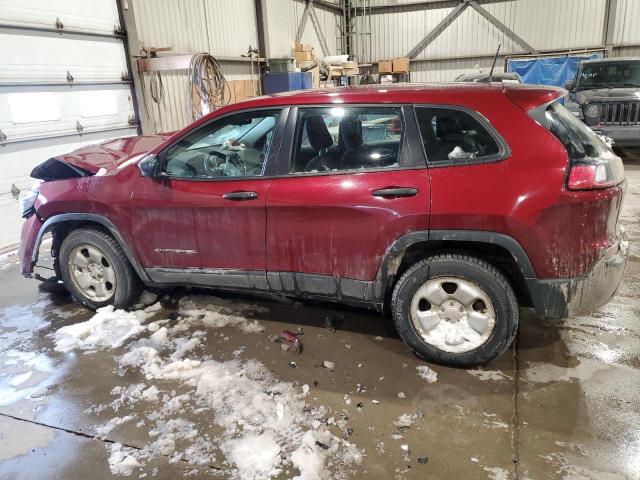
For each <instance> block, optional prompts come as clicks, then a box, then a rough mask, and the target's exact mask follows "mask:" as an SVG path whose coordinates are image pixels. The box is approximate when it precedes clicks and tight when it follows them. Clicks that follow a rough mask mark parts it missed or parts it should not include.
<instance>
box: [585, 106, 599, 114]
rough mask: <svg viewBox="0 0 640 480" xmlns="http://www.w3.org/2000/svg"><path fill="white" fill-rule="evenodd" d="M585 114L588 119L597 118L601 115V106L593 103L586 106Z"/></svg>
mask: <svg viewBox="0 0 640 480" xmlns="http://www.w3.org/2000/svg"><path fill="white" fill-rule="evenodd" d="M584 113H585V115H586V116H587V117H597V116H598V115H600V106H599V105H598V104H597V103H591V104H589V105H587V106H586V108H585V109H584Z"/></svg>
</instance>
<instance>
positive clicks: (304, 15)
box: [296, 1, 311, 43]
mask: <svg viewBox="0 0 640 480" xmlns="http://www.w3.org/2000/svg"><path fill="white" fill-rule="evenodd" d="M305 3H306V5H305V7H304V11H303V12H302V18H301V19H300V23H299V24H298V30H297V31H296V43H300V41H301V40H302V35H303V34H304V29H305V28H306V26H307V19H308V18H309V14H310V13H311V2H310V1H307V2H305Z"/></svg>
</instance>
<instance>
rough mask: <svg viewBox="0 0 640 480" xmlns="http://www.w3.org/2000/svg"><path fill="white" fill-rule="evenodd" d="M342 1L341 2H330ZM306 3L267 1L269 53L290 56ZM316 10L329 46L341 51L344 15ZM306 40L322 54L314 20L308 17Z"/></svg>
mask: <svg viewBox="0 0 640 480" xmlns="http://www.w3.org/2000/svg"><path fill="white" fill-rule="evenodd" d="M330 3H335V4H336V5H337V4H338V3H337V2H330ZM304 8H305V5H304V4H303V3H301V2H297V1H295V0H268V1H267V22H268V29H269V48H270V52H269V55H270V56H271V57H290V56H291V49H292V47H293V43H294V40H295V38H296V32H297V30H298V25H299V23H300V19H301V18H302V14H303V12H304ZM315 11H316V13H317V15H318V20H319V21H320V26H321V28H322V31H323V33H324V36H325V38H326V40H327V46H328V47H329V51H330V52H331V53H332V54H335V53H339V52H338V51H339V49H340V42H339V40H338V37H339V27H338V25H339V23H340V18H341V17H340V16H338V15H335V14H334V13H332V12H328V11H327V10H323V9H322V8H320V7H315ZM302 43H308V44H311V45H313V46H314V48H315V52H316V55H317V56H320V57H322V50H321V49H320V41H319V40H318V36H317V35H316V32H315V29H314V28H313V25H312V23H311V18H309V19H308V20H307V24H306V28H305V30H304V34H303V35H302Z"/></svg>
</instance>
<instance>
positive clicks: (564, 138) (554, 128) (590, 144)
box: [534, 102, 611, 160]
mask: <svg viewBox="0 0 640 480" xmlns="http://www.w3.org/2000/svg"><path fill="white" fill-rule="evenodd" d="M534 118H535V119H536V120H538V121H539V122H540V123H542V124H543V126H544V127H545V128H546V129H547V130H549V131H550V132H551V133H553V134H554V135H555V136H556V137H557V138H558V140H560V141H561V142H562V143H563V145H564V146H565V148H566V149H567V153H568V154H569V158H570V159H571V160H580V159H584V158H599V157H605V156H609V155H611V150H610V149H609V147H607V145H606V144H605V143H604V142H603V141H602V140H600V138H599V137H598V136H597V135H596V134H595V133H593V131H592V130H591V129H590V128H589V127H587V126H586V125H585V124H584V123H582V122H581V121H580V120H579V119H577V118H576V117H575V116H574V115H572V114H571V112H569V110H567V109H566V108H565V107H563V106H562V105H561V104H560V103H558V102H554V103H552V104H551V105H549V106H548V107H547V108H546V110H545V112H544V117H541V116H540V115H538V116H537V117H534Z"/></svg>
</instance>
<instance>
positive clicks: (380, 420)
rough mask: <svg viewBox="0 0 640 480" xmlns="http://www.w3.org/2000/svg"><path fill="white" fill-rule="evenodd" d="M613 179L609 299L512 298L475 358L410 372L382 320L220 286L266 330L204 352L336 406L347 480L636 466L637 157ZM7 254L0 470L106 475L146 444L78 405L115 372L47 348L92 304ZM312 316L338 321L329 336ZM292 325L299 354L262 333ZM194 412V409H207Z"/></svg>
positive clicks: (171, 467) (1, 327)
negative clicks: (593, 304)
mask: <svg viewBox="0 0 640 480" xmlns="http://www.w3.org/2000/svg"><path fill="white" fill-rule="evenodd" d="M627 175H628V178H629V190H628V194H627V198H626V204H625V207H624V212H623V215H622V222H623V224H624V225H625V227H626V229H627V231H628V233H629V236H630V238H631V240H632V242H634V243H632V247H631V252H632V258H631V262H630V263H629V266H628V269H627V273H626V278H625V281H624V283H623V285H622V287H621V290H620V291H619V293H618V295H617V297H616V298H615V299H614V300H612V302H611V303H610V304H608V305H607V306H605V307H604V308H602V309H601V310H599V311H598V312H595V313H593V314H591V315H589V316H584V317H579V318H572V319H568V320H565V321H540V320H537V319H536V318H535V317H534V316H533V315H532V314H531V312H530V311H527V310H523V311H522V317H521V325H520V333H519V336H518V338H517V341H516V343H515V345H514V347H513V348H512V349H511V350H509V351H508V352H507V353H506V354H505V355H503V356H502V357H501V358H499V359H498V360H496V361H494V362H492V363H491V364H490V365H488V366H486V367H485V368H484V369H482V370H473V371H467V370H460V369H452V368H446V367H441V366H432V367H433V369H434V370H435V371H436V372H437V373H438V379H437V382H435V383H427V382H425V381H424V380H422V379H421V378H419V377H417V375H416V370H415V367H416V366H417V365H422V364H423V362H421V361H420V360H419V359H417V358H416V357H414V356H413V355H412V354H411V353H410V352H409V350H408V349H407V348H406V347H405V346H404V345H403V343H402V342H401V341H400V340H399V338H398V337H397V335H396V334H395V332H394V330H393V327H392V326H391V324H390V321H389V320H387V319H385V318H382V317H380V316H378V315H376V314H374V313H371V312H367V311H363V310H356V309H344V308H337V307H332V306H330V305H326V304H325V305H318V304H314V303H305V304H301V305H300V304H292V303H291V302H289V303H285V302H278V301H273V300H269V299H266V300H265V299H255V298H248V297H234V298H236V299H239V300H246V301H247V302H250V303H254V304H259V305H263V306H265V307H267V308H268V309H269V313H264V314H260V313H259V314H257V315H256V318H257V319H258V320H259V321H260V322H261V323H262V324H263V325H264V326H265V328H266V329H265V331H264V332H262V333H260V334H258V335H254V336H247V335H245V334H242V333H241V332H239V331H238V330H237V329H234V328H233V327H224V328H222V329H220V331H221V332H222V333H223V337H226V340H224V341H223V340H221V337H220V336H219V335H210V336H208V340H207V353H209V354H212V355H213V356H214V357H215V358H220V359H228V358H230V357H231V352H233V351H234V350H236V349H238V348H239V347H244V349H245V350H244V352H243V357H244V358H257V359H258V360H260V361H261V362H263V363H264V364H265V365H267V367H268V368H269V369H270V370H271V371H272V372H273V373H274V374H275V375H276V376H277V377H278V378H280V379H282V380H285V381H291V382H299V383H300V384H309V385H310V386H311V392H310V393H311V395H310V397H308V401H309V402H310V403H316V404H322V405H325V406H327V407H329V408H330V409H332V410H333V411H336V412H342V411H346V412H347V413H348V416H349V425H350V427H351V428H352V429H353V434H352V435H351V437H350V441H352V442H354V443H355V444H356V445H357V446H358V447H359V448H361V449H363V450H364V452H365V456H364V460H363V462H362V464H361V465H360V466H358V467H357V468H356V469H355V470H354V471H353V472H351V474H350V477H351V478H368V479H390V478H407V479H411V478H416V479H417V478H421V479H422V478H447V479H449V478H450V479H463V478H474V479H475V478H489V479H496V480H502V479H511V478H513V479H549V478H551V479H556V478H558V479H561V478H567V479H577V478H589V479H623V478H629V479H635V478H640V298H639V293H640V168H637V167H634V166H630V167H627ZM15 262H16V258H15V257H12V256H9V257H5V258H3V259H2V263H1V264H0V478H1V479H36V478H37V479H70V480H71V479H89V478H91V479H103V478H113V477H114V476H113V475H112V474H111V472H110V469H109V463H108V457H109V451H108V449H107V447H108V446H109V445H110V444H111V443H113V442H119V443H123V444H125V445H128V446H130V447H133V448H141V447H142V446H144V443H145V442H147V441H148V435H147V432H145V431H144V428H136V427H135V426H134V425H123V426H122V427H121V428H116V429H114V430H113V431H112V432H110V433H109V434H108V435H106V438H101V439H99V438H97V435H96V425H99V424H103V423H104V422H105V421H107V420H109V412H104V411H103V412H96V411H94V410H91V409H90V407H92V406H95V405H99V404H106V403H109V402H110V401H111V400H112V399H113V398H112V396H111V395H110V392H111V390H112V388H113V387H114V386H117V385H122V384H123V382H126V381H127V377H124V379H123V378H122V377H119V376H118V375H116V366H117V364H116V362H115V360H114V355H116V354H117V351H109V350H106V351H98V352H96V353H92V354H86V353H82V352H77V353H69V354H62V353H59V352H55V351H54V350H53V340H52V338H51V333H52V332H55V331H56V330H57V329H59V328H61V327H62V326H65V325H70V324H73V323H77V322H81V321H84V320H87V319H89V318H90V317H91V315H92V313H91V312H88V311H87V310H85V309H83V308H81V307H79V306H77V305H76V304H74V303H72V301H71V300H70V298H69V297H68V296H67V295H65V294H64V293H61V292H57V293H48V292H45V291H42V290H40V289H39V288H38V284H37V282H35V281H33V280H27V279H23V278H22V277H20V275H19V274H18V272H17V267H16V265H15ZM179 294H180V292H174V295H179ZM166 307H167V310H170V309H171V305H167V306H166ZM166 313H167V312H164V314H166ZM327 317H330V318H340V319H344V322H343V323H342V324H341V325H339V327H338V328H337V330H336V331H335V333H334V332H332V331H330V330H328V329H327V328H326V325H325V324H326V319H327ZM299 326H302V327H303V328H304V335H303V337H302V338H303V342H304V352H303V353H302V354H301V355H295V354H294V353H293V352H291V351H288V352H287V351H283V350H282V349H281V348H279V346H277V345H275V344H274V343H273V342H272V340H271V337H272V336H273V335H275V334H277V333H278V332H280V331H281V330H283V329H289V330H295V329H296V328H298V327H299ZM325 360H329V361H332V362H335V369H334V370H333V371H331V370H328V369H326V368H320V365H321V364H322V363H323V361H325ZM291 361H295V362H296V365H297V368H291V367H290V365H289V362H291ZM131 381H133V380H131ZM357 384H361V385H363V386H365V387H366V391H365V392H358V391H357V388H356V385H357ZM399 392H402V393H404V398H399V396H398V393H399ZM345 395H349V398H350V399H351V403H350V404H347V403H346V402H345ZM373 400H376V401H377V402H379V403H374V402H373ZM360 402H362V403H361V405H362V407H361V408H356V405H357V404H359V403H360ZM404 413H410V414H411V413H420V418H419V419H418V420H417V421H416V422H415V423H414V425H412V426H411V428H409V429H406V430H404V431H402V432H398V430H397V427H396V426H395V425H394V423H393V422H394V420H396V419H397V418H398V417H399V416H400V415H401V414H404ZM111 415H112V416H113V414H111ZM201 415H202V416H204V417H205V418H204V419H201V420H202V421H204V420H205V419H206V415H207V412H202V413H201ZM398 433H400V434H401V437H402V438H398V437H395V438H394V437H393V436H392V435H394V434H398ZM402 445H407V446H408V447H409V448H410V453H409V454H407V452H405V451H404V450H402V448H401V446H402ZM419 458H420V459H421V461H420V462H418V459H419ZM189 470H190V468H189V466H188V465H186V464H184V462H177V463H169V461H168V460H167V459H165V458H162V457H161V458H160V459H156V460H154V461H152V462H150V463H148V464H147V465H146V466H145V468H144V469H143V470H139V471H136V472H135V473H134V475H133V477H132V478H138V476H139V475H141V474H142V475H143V477H144V474H145V473H146V474H147V475H146V476H147V478H151V477H154V478H161V479H169V478H180V477H181V476H183V475H184V474H185V473H186V472H187V471H189ZM216 474H217V475H218V478H220V476H222V477H224V476H225V475H224V473H220V471H219V470H217V469H216V465H211V466H209V467H206V468H204V469H201V470H199V471H198V472H197V473H196V476H198V477H205V478H206V477H207V476H209V475H211V476H214V475H216Z"/></svg>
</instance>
